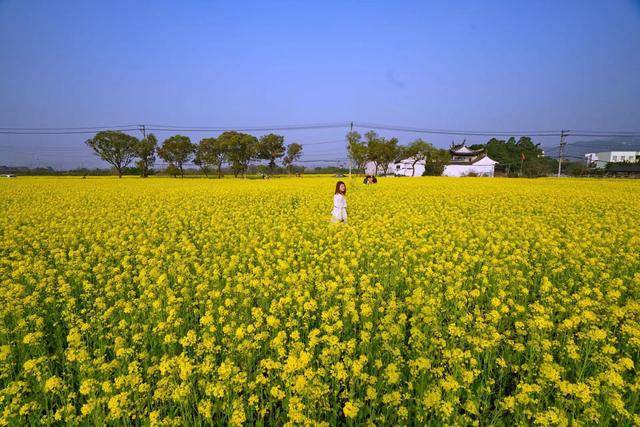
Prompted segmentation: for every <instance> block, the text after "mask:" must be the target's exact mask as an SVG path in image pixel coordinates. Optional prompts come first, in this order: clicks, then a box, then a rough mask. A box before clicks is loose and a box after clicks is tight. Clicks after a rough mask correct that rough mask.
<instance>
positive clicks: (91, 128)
mask: <svg viewBox="0 0 640 427" xmlns="http://www.w3.org/2000/svg"><path fill="white" fill-rule="evenodd" d="M137 126H138V125H113V126H83V127H51V128H47V127H38V128H19V127H15V128H12V127H0V130H7V131H9V130H14V131H34V132H39V131H73V130H94V129H120V128H134V127H137Z"/></svg>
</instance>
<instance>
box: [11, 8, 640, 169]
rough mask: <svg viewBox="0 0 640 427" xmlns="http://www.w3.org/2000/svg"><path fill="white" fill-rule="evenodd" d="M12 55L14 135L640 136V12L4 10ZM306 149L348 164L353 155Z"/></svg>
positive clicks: (21, 146)
mask: <svg viewBox="0 0 640 427" xmlns="http://www.w3.org/2000/svg"><path fill="white" fill-rule="evenodd" d="M0 46H2V48H0V127H74V126H98V125H112V124H129V123H159V124H170V125H190V126H209V125H217V126H234V125H275V124H296V123H320V122H334V121H350V120H354V121H367V122H378V123H387V124H397V125H404V126H415V127H427V128H453V129H488V130H529V129H531V130H547V129H562V128H564V129H589V130H591V129H594V130H618V131H620V130H640V109H639V108H638V105H639V100H640V78H639V77H638V76H640V2H638V1H629V0H626V1H616V0H613V1H606V2H605V1H561V2H558V1H530V2H525V1H516V2H514V1H496V2H492V1H482V2H477V1H468V2H465V1H442V2H427V1H415V2H412V1H397V2H388V1H384V2H383V1H379V2H377V1H374V2H338V1H335V2H334V1H322V2H293V1H292V2H266V1H261V2H206V1H185V2H168V1H166V2H165V1H149V2H143V1H139V2H138V1H137V2H124V1H109V2H91V1H90V2H87V1H60V2H51V1H27V0H8V1H6V0H5V1H1V0H0ZM344 133H345V130H343V129H327V130H319V131H294V132H286V133H285V135H286V137H287V141H288V142H302V143H315V142H323V141H340V140H341V139H342V138H343V137H344ZM381 133H383V134H385V135H389V136H391V135H396V136H398V137H399V138H400V140H401V142H403V143H405V142H408V141H410V140H411V139H413V138H415V137H416V136H417V135H412V134H402V133H393V132H391V133H384V132H381ZM158 136H159V138H160V139H161V140H162V139H163V138H165V137H167V136H169V134H167V133H158ZM190 136H191V137H192V139H194V140H198V139H199V138H201V137H203V136H205V135H202V134H190ZM206 136H210V135H206ZM86 138H87V136H86V135H67V136H32V135H30V136H16V135H0V164H22V165H35V164H43V165H51V166H55V167H74V166H80V165H82V166H97V165H101V164H102V163H101V162H100V161H98V160H97V159H95V158H94V157H93V156H92V155H91V153H90V152H89V151H88V150H87V149H86V148H84V147H83V141H84V139H86ZM425 139H427V140H429V141H430V142H433V143H434V144H436V145H439V146H442V147H444V146H447V145H448V144H449V143H450V142H451V137H450V136H449V137H448V136H427V137H426V138H425ZM486 139H487V138H485V137H471V138H468V141H471V142H486ZM538 142H542V143H544V144H553V143H555V141H546V140H544V139H541V140H539V141H538ZM305 152H306V153H305V158H306V159H325V158H330V159H334V158H339V157H344V154H345V151H344V144H343V143H342V142H335V143H331V144H315V145H309V146H307V147H305Z"/></svg>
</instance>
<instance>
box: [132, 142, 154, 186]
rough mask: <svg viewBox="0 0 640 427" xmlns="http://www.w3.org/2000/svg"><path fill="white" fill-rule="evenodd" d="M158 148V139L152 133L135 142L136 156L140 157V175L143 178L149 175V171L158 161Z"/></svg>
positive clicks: (138, 162)
mask: <svg viewBox="0 0 640 427" xmlns="http://www.w3.org/2000/svg"><path fill="white" fill-rule="evenodd" d="M157 148H158V139H157V138H156V136H155V135H154V134H152V133H150V134H149V135H147V137H146V138H143V139H141V140H140V141H138V142H137V143H136V144H135V151H136V157H138V159H139V160H138V161H137V162H136V165H137V166H138V169H140V176H142V177H143V178H146V177H148V176H149V172H150V171H151V168H152V167H153V164H154V163H155V161H156V150H157Z"/></svg>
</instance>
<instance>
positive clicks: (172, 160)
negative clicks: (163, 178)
mask: <svg viewBox="0 0 640 427" xmlns="http://www.w3.org/2000/svg"><path fill="white" fill-rule="evenodd" d="M193 151H194V145H193V144H192V143H191V140H190V139H189V137H188V136H183V135H174V136H172V137H170V138H167V139H165V140H164V142H163V143H162V147H160V148H159V149H158V155H159V156H160V157H161V158H162V159H163V160H164V161H166V162H168V163H169V164H172V165H173V166H175V167H176V168H178V170H179V171H180V176H181V177H183V178H184V164H185V163H187V162H188V161H190V160H191V158H192V157H193Z"/></svg>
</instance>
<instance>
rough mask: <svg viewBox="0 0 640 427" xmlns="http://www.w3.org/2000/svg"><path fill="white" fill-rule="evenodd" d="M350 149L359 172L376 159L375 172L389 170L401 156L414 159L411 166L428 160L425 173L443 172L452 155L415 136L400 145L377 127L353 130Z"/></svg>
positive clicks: (374, 162) (351, 156)
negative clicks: (385, 136)
mask: <svg viewBox="0 0 640 427" xmlns="http://www.w3.org/2000/svg"><path fill="white" fill-rule="evenodd" d="M347 152H348V155H349V158H350V159H351V161H352V163H353V165H354V167H355V169H356V173H357V172H359V171H362V170H363V169H364V168H365V165H366V164H367V163H369V162H371V163H373V165H374V167H375V173H376V175H377V174H378V171H379V170H381V171H382V172H383V173H386V171H387V169H389V165H390V164H391V163H394V162H397V161H399V160H404V159H408V158H411V159H413V164H412V169H413V173H412V175H413V174H415V167H416V164H417V163H418V162H421V161H424V162H425V173H424V174H425V175H440V174H442V171H443V170H444V167H445V165H446V164H447V162H448V161H449V160H450V159H451V157H450V155H449V151H447V150H443V149H441V148H437V147H434V146H433V145H432V144H430V143H428V142H425V141H423V140H422V139H416V140H414V141H412V142H410V143H409V145H406V146H404V145H399V144H398V139H397V138H389V139H387V138H384V137H381V136H379V135H378V134H377V133H376V132H374V131H369V132H367V133H365V134H364V139H363V138H362V135H360V134H359V133H358V132H355V131H352V132H349V133H348V134H347Z"/></svg>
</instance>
